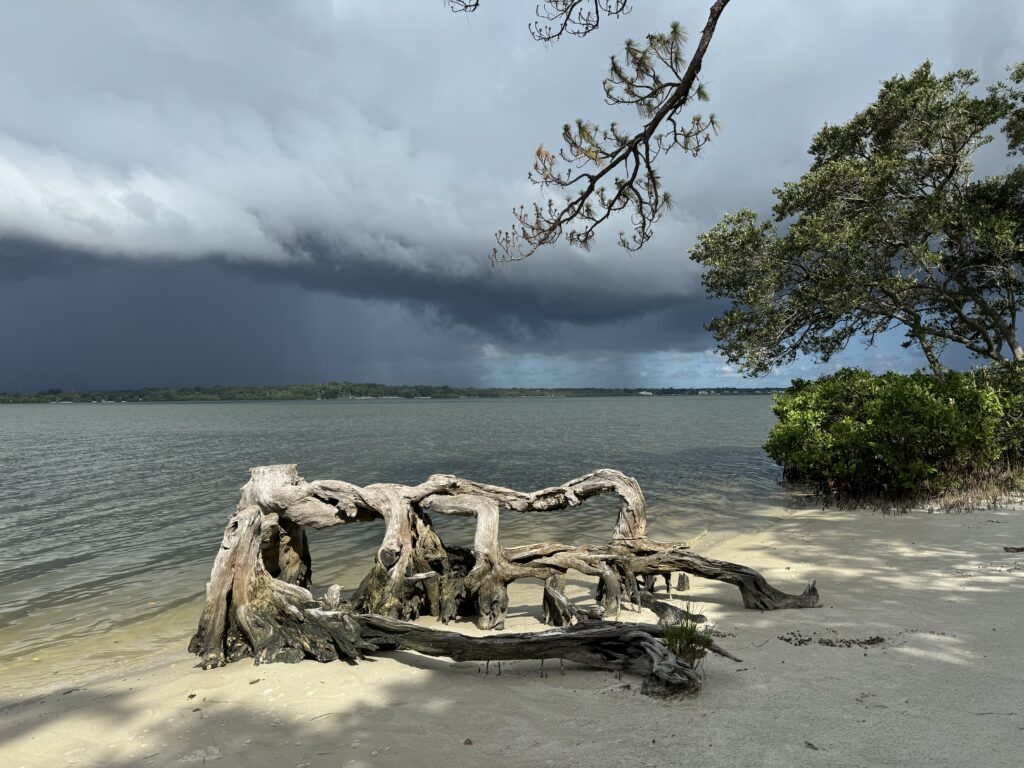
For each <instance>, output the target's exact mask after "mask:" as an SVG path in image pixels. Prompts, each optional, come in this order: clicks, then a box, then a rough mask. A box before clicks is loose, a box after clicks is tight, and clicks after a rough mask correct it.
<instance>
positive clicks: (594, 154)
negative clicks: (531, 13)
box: [448, 0, 729, 262]
mask: <svg viewBox="0 0 1024 768" xmlns="http://www.w3.org/2000/svg"><path fill="white" fill-rule="evenodd" d="M728 4H729V0H715V2H714V3H713V4H712V5H711V8H710V11H709V12H708V20H707V23H706V24H705V26H704V29H703V30H702V31H701V36H700V39H699V40H698V42H697V45H696V48H695V49H694V52H693V54H692V56H691V58H690V59H689V60H687V59H686V58H685V57H684V56H683V51H684V46H685V44H686V33H685V31H684V30H683V27H682V26H681V25H680V24H679V22H672V24H671V25H670V26H669V30H668V31H667V32H665V33H657V34H649V35H647V38H646V41H645V42H644V43H638V42H636V41H633V40H627V41H626V44H625V51H624V53H623V54H622V57H621V59H620V58H618V57H615V56H613V57H612V60H611V66H610V69H609V73H608V77H607V78H605V80H604V82H603V87H604V92H605V102H606V103H607V104H609V105H612V106H631V107H634V108H635V109H636V111H637V112H638V113H639V115H640V117H641V120H642V122H641V125H640V126H639V127H638V128H636V129H635V130H630V129H629V128H627V127H626V126H623V125H620V124H618V123H611V124H610V125H608V126H607V127H601V126H599V125H597V124H595V123H592V122H589V121H587V120H582V119H580V120H576V122H575V124H568V123H567V124H566V125H565V126H564V127H563V128H562V139H563V142H564V146H563V147H562V149H560V150H559V151H557V152H551V151H549V150H547V149H545V148H544V146H543V145H541V146H539V147H538V148H537V152H536V156H535V159H534V163H533V170H532V171H531V172H530V174H529V179H530V181H532V182H533V183H534V184H536V185H537V186H538V187H539V188H540V189H541V190H543V191H545V192H548V193H550V194H551V197H549V198H548V199H547V200H546V201H545V202H543V203H538V202H535V203H532V204H530V205H521V206H519V207H518V208H515V209H514V210H513V212H512V213H513V216H514V218H515V223H514V224H513V225H512V227H511V228H510V229H508V230H498V232H496V233H495V240H496V241H497V246H496V247H495V248H494V250H493V251H492V254H491V261H492V262H504V261H519V260H521V259H525V258H527V257H528V256H530V255H532V254H533V253H535V252H536V251H537V249H538V248H541V247H543V246H547V245H553V244H555V243H557V242H558V241H559V240H561V239H562V238H563V237H564V238H565V240H566V241H567V242H568V243H569V244H570V245H575V246H578V247H581V248H583V249H589V248H590V247H591V245H592V243H593V239H594V235H595V233H596V230H597V228H598V227H599V226H600V225H602V224H604V223H605V222H606V221H609V220H613V221H614V220H615V219H616V218H617V217H618V216H619V215H623V216H627V217H628V219H629V221H630V225H631V227H632V230H631V231H629V232H628V233H627V232H626V231H625V230H623V231H620V232H619V245H621V246H622V247H623V248H625V249H626V250H627V251H636V250H639V249H640V248H641V247H643V245H644V244H645V243H646V242H647V241H648V240H650V239H651V237H652V236H653V234H654V225H655V224H656V223H657V222H658V220H659V219H661V217H662V215H663V214H664V212H665V210H667V209H668V208H669V207H670V206H671V204H672V198H671V196H670V195H669V193H668V192H667V191H666V190H665V189H664V187H663V186H662V181H661V176H660V174H659V173H658V170H657V162H658V160H659V159H660V157H661V156H662V155H664V154H665V153H667V152H670V151H672V150H674V149H678V150H681V151H683V152H688V153H690V154H692V155H697V154H698V153H699V152H700V150H701V149H702V148H703V147H704V146H705V145H706V144H707V143H708V142H709V141H710V140H711V136H712V134H713V133H714V132H715V131H717V128H718V124H717V122H716V120H715V117H714V115H709V116H707V117H704V116H702V115H700V114H692V115H688V116H683V115H682V112H683V110H684V109H685V108H686V107H688V106H690V105H691V104H692V103H693V102H694V101H707V99H708V96H707V92H706V91H705V89H704V87H703V85H702V84H701V82H700V77H699V75H700V70H701V65H702V63H703V61H704V54H705V53H706V52H707V49H708V46H709V45H710V43H711V38H712V36H713V35H714V33H715V27H716V26H717V24H718V19H719V17H720V16H721V15H722V12H723V11H724V10H725V7H726V6H727V5H728ZM448 5H449V7H450V8H451V9H452V10H453V11H456V12H467V13H469V12H473V11H476V10H477V9H478V8H479V7H480V0H448ZM629 11H630V4H629V2H628V0H544V2H542V3H540V4H538V5H537V6H536V14H537V19H538V20H537V21H535V22H533V23H531V24H530V27H529V29H530V33H531V35H532V36H533V37H534V39H535V40H537V41H539V42H544V43H553V42H555V41H557V40H559V39H561V38H562V37H564V36H566V35H569V36H571V37H585V36H586V35H588V34H590V33H591V32H593V31H594V30H595V29H597V28H598V26H600V24H601V20H602V18H618V17H620V16H623V15H625V14H627V13H629Z"/></svg>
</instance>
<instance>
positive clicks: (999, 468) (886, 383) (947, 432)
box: [765, 364, 1024, 503]
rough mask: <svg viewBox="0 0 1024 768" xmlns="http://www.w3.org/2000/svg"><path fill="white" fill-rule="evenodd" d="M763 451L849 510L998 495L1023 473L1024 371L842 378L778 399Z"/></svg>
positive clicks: (1012, 367) (847, 374) (807, 384)
mask: <svg viewBox="0 0 1024 768" xmlns="http://www.w3.org/2000/svg"><path fill="white" fill-rule="evenodd" d="M774 410H775V414H776V416H778V419H779V421H778V423H777V424H776V425H775V427H773V429H772V431H771V433H770V434H769V436H768V442H767V444H766V445H765V450H766V451H767V452H768V455H769V456H771V457H772V458H773V459H774V460H775V461H777V462H779V463H780V464H782V465H783V467H784V472H785V477H786V479H788V480H793V481H797V482H805V483H808V484H810V485H811V486H812V487H813V488H814V489H815V490H816V491H817V492H818V493H820V494H822V495H825V496H828V497H832V498H836V499H839V500H843V501H864V500H886V501H896V502H901V503H902V502H912V501H919V500H928V499H936V498H942V497H945V496H956V495H961V496H971V495H977V494H987V493H993V492H996V491H998V490H1008V489H1007V488H1002V489H1000V488H998V486H999V485H1000V484H1005V483H1006V482H1007V481H1008V480H1009V479H1011V478H1012V476H1013V475H1014V474H1015V473H1018V472H1019V471H1020V469H1021V468H1022V467H1024V426H1022V419H1021V416H1022V415H1024V366H1021V365H1019V364H1007V365H1005V366H990V367H989V368H986V369H982V370H980V371H976V372H970V373H956V372H949V373H947V374H945V375H944V376H941V377H936V376H929V375H927V374H924V373H921V372H918V373H913V374H910V375H905V374H898V373H886V374H883V375H881V376H875V375H872V374H870V373H868V372H867V371H863V370H858V369H851V368H847V369H843V370H840V371H838V372H837V373H835V374H833V375H831V376H824V377H822V378H820V379H818V380H817V381H802V380H796V381H794V382H793V386H792V387H791V388H790V389H789V390H788V391H787V392H784V393H782V394H780V395H777V396H776V401H775V407H774Z"/></svg>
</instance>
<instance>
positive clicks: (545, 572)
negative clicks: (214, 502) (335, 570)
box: [189, 465, 818, 687]
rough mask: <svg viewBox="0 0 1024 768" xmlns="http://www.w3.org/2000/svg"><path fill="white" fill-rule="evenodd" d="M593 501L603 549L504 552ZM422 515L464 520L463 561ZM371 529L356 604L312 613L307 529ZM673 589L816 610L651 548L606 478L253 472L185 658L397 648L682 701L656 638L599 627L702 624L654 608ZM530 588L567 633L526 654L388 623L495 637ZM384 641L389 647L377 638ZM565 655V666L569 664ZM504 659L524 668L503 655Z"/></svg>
mask: <svg viewBox="0 0 1024 768" xmlns="http://www.w3.org/2000/svg"><path fill="white" fill-rule="evenodd" d="M602 493H615V494H617V495H618V496H619V500H620V504H619V513H618V516H617V518H616V522H615V528H614V530H613V532H612V536H611V539H610V541H609V543H608V544H607V545H604V546H587V547H573V546H569V545H564V544H557V543H544V544H536V545H530V546H524V547H509V548H506V547H502V546H501V544H500V542H499V537H498V534H499V520H500V515H501V514H502V512H517V513H527V512H543V511H550V510H557V509H564V508H566V507H572V506H577V505H579V504H581V503H582V502H583V501H584V500H585V499H587V498H589V497H591V496H594V495H597V494H602ZM428 512H432V513H437V514H449V515H466V516H473V517H475V518H476V534H475V538H474V543H473V547H472V549H471V550H469V549H465V548H462V547H456V546H447V545H445V544H444V543H443V542H442V541H441V539H440V537H438V535H437V533H436V531H435V530H434V528H433V526H432V525H431V521H430V517H429V516H428ZM371 520H383V522H384V535H383V537H382V542H381V545H380V547H379V548H378V550H377V554H376V557H375V563H374V565H373V568H372V569H371V571H370V573H369V574H368V575H367V576H366V578H365V579H364V580H363V582H362V584H360V586H359V588H358V589H357V590H356V592H355V594H354V595H353V596H352V599H351V602H346V601H345V600H343V599H342V596H341V593H340V589H339V588H337V587H332V588H331V590H329V591H328V593H327V595H326V596H325V597H324V598H323V599H322V600H317V599H315V598H314V597H313V595H312V593H311V592H310V591H309V589H308V588H309V586H310V583H311V578H312V559H311V557H310V553H309V546H308V540H307V536H306V529H307V528H328V527H333V526H336V525H345V524H348V523H356V522H368V521H371ZM569 571H575V572H577V573H580V574H583V575H586V576H590V577H595V578H596V579H597V599H598V605H596V606H589V607H588V606H582V605H579V604H577V603H574V602H573V601H571V600H570V599H569V598H568V597H567V596H566V594H565V583H566V574H567V573H568V572H569ZM672 573H679V574H694V575H698V576H702V577H704V578H710V579H717V580H721V581H725V582H727V583H730V584H734V585H735V586H737V587H738V588H739V590H740V593H741V595H742V598H743V604H744V605H745V606H746V607H748V608H758V609H761V610H770V609H775V608H803V607H811V606H814V605H817V603H818V595H817V591H816V590H815V588H814V584H813V582H812V584H811V585H810V586H809V587H808V588H807V590H805V591H804V593H802V594H800V595H790V594H786V593H784V592H782V591H780V590H778V589H776V588H774V587H772V586H771V585H769V584H768V583H767V582H766V581H765V580H764V578H763V577H762V576H761V575H760V574H759V573H757V572H756V571H754V570H753V569H751V568H748V567H746V566H742V565H736V564H733V563H726V562H721V561H717V560H710V559H707V558H703V557H700V556H699V555H696V554H694V553H692V552H690V551H689V549H688V547H686V545H684V544H678V543H677V544H666V543H661V542H656V541H653V540H651V539H649V538H648V537H647V534H646V504H645V501H644V497H643V493H642V492H641V490H640V487H639V485H637V483H636V481H635V480H633V479H632V478H630V477H627V476H626V475H623V474H622V473H621V472H618V471H616V470H611V469H602V470H597V471H596V472H591V473H589V474H587V475H584V476H582V477H579V478H576V479H574V480H570V481H569V482H567V483H564V484H563V485H560V486H555V487H551V488H544V489H541V490H539V491H533V492H530V493H525V492H521V491H515V490H512V489H508V488H502V487H499V486H493V485H486V484H482V483H476V482H473V481H470V480H464V479H461V478H457V477H454V476H452V475H432V476H431V477H430V478H428V479H427V480H426V481H425V482H423V483H421V484H419V485H416V486H405V485H397V484H386V483H382V484H376V485H369V486H366V487H358V486H355V485H352V484H350V483H345V482H341V481H336V480H318V481H314V482H306V481H304V480H303V479H302V478H301V477H300V476H299V474H298V471H297V470H296V468H295V466H294V465H275V466H269V467H257V468H255V469H253V470H252V477H251V479H250V481H249V482H248V483H247V484H246V485H245V486H244V487H243V489H242V495H241V500H240V501H239V504H238V507H237V509H236V511H235V513H234V515H233V516H232V517H231V519H230V520H229V522H228V526H227V528H226V529H225V532H224V538H223V540H222V543H221V548H220V550H219V552H218V553H217V557H216V559H215V561H214V566H213V571H212V573H211V577H210V582H209V584H208V585H207V599H206V604H205V606H204V609H203V613H202V616H201V617H200V621H199V627H198V629H197V631H196V634H195V636H194V637H193V638H192V641H191V643H190V645H189V650H190V651H191V652H193V653H196V654H197V655H199V656H200V657H201V659H202V664H203V666H205V667H213V666H220V665H223V664H225V663H227V662H229V661H233V660H235V659H238V658H243V657H246V656H251V657H255V659H256V661H257V662H258V663H259V662H267V661H298V660H300V659H302V658H314V659H319V660H321V661H329V660H333V659H339V658H340V659H348V660H356V659H359V658H361V657H362V655H363V654H364V653H366V652H369V651H371V650H374V649H375V648H376V647H378V646H380V647H391V646H398V645H400V646H402V647H408V648H413V649H415V650H421V651H422V652H424V653H431V652H432V650H431V649H433V651H436V652H437V653H440V654H441V655H448V656H452V657H453V658H466V659H469V658H479V659H481V660H483V659H498V658H552V657H560V658H570V659H575V660H578V661H583V662H584V663H592V664H593V665H594V666H599V667H603V668H612V669H623V670H627V669H628V670H634V671H636V670H639V671H640V672H641V673H642V674H645V675H649V676H651V679H652V680H656V681H657V684H658V685H659V686H662V685H663V686H669V687H671V686H692V685H693V681H694V678H693V675H692V674H691V672H692V669H691V670H689V671H687V670H685V669H683V668H682V667H680V666H679V664H680V663H681V662H679V660H678V659H675V657H672V656H671V654H668V655H667V656H666V654H667V653H668V652H667V649H666V648H665V646H664V643H662V642H661V641H660V640H657V637H658V636H659V634H658V631H653V632H652V631H649V628H638V626H639V625H631V626H627V625H620V624H613V623H605V624H594V622H595V620H598V619H600V618H601V617H602V616H606V615H613V616H617V615H618V613H619V610H620V608H621V605H622V603H623V602H624V601H626V602H632V603H634V604H636V605H637V606H640V605H643V606H646V607H648V608H650V609H651V610H653V611H655V613H657V615H658V616H659V619H660V621H659V624H666V623H667V624H672V623H678V622H680V621H696V620H699V619H702V618H703V617H695V616H693V615H691V614H688V613H686V612H685V611H683V610H682V609H680V608H678V607H675V606H672V605H671V604H670V603H667V602H664V601H661V600H657V599H656V598H655V597H654V595H653V588H654V583H655V580H656V578H657V577H658V576H662V577H664V579H665V582H666V587H669V585H670V584H671V582H670V579H671V575H672ZM526 578H533V579H540V580H542V581H543V582H544V585H545V586H544V600H543V608H544V617H545V620H546V621H547V622H548V623H550V624H554V625H557V626H563V627H569V629H567V630H566V631H565V632H563V633H561V634H559V633H555V634H552V633H550V632H549V633H541V634H538V635H531V636H530V639H529V640H525V639H522V638H519V636H513V635H508V636H505V637H504V638H493V637H492V638H464V637H463V636H462V635H458V634H456V633H439V632H437V631H436V630H428V629H425V628H423V627H413V626H412V625H407V624H402V623H400V622H395V621H394V620H396V619H412V618H415V617H417V616H419V615H422V614H432V615H434V616H436V617H438V619H440V620H441V621H443V622H447V621H449V620H451V619H454V618H457V617H473V618H475V620H476V623H477V626H478V627H480V628H483V629H501V628H503V627H504V622H505V616H506V612H507V609H508V591H507V587H508V585H509V584H510V583H512V582H513V581H516V580H519V579H526ZM669 595H670V596H671V590H669ZM573 622H576V625H575V627H571V626H570V625H572V624H573ZM602 627H603V629H601V628H602ZM624 627H625V628H624ZM388 632H391V633H392V634H391V635H390V636H389V637H390V639H386V638H385V635H386V634H387V633H388ZM567 638H571V639H567ZM574 644H575V645H574ZM602 644H604V645H605V646H607V647H603V646H602ZM570 645H572V646H573V647H575V648H576V650H574V651H572V652H569V651H567V650H566V648H567V647H568V646H570ZM599 646H600V647H599ZM602 647H603V649H602ZM712 650H715V649H714V648H713V649H712ZM717 650H718V651H721V649H717ZM513 652H515V653H518V654H526V655H513V656H502V655H501V654H503V653H504V654H508V653H513ZM722 653H723V655H727V654H725V653H724V652H722ZM465 654H476V655H468V656H467V655H465ZM669 657H671V658H669ZM684 666H685V664H684Z"/></svg>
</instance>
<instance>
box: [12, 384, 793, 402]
mask: <svg viewBox="0 0 1024 768" xmlns="http://www.w3.org/2000/svg"><path fill="white" fill-rule="evenodd" d="M782 391H784V388H783V387H686V388H674V387H660V388H654V389H639V388H631V389H626V388H614V389H613V388H608V389H602V388H597V387H586V388H579V389H569V388H564V389H544V388H526V387H510V388H499V387H493V388H491V387H445V386H430V385H394V386H392V385H386V384H361V383H350V382H327V383H326V384H294V385H282V386H267V387H232V386H214V387H145V388H138V389H103V390H99V389H97V390H84V391H81V392H69V391H64V390H61V389H49V390H45V391H43V392H31V393H24V392H22V393H18V392H0V403H6V404H29V403H35V404H41V403H51V404H55V405H69V404H80V403H86V404H121V403H223V402H305V401H317V400H476V399H509V398H539V397H667V396H681V395H683V396H710V395H772V394H776V393H778V392H782Z"/></svg>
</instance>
